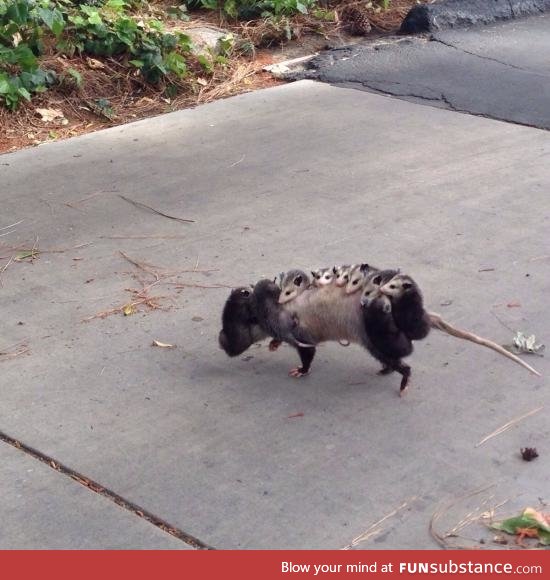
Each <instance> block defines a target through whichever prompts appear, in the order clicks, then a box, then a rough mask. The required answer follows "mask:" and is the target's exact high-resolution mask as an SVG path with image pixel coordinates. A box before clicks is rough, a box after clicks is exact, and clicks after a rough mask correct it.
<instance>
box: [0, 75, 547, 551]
mask: <svg viewBox="0 0 550 580" xmlns="http://www.w3.org/2000/svg"><path fill="white" fill-rule="evenodd" d="M549 158H550V135H549V134H548V133H547V132H545V131H539V130H535V129H530V128H526V127H518V126H514V125H510V124H505V123H499V122H494V121H490V120H487V119H481V118H478V117H472V116H468V115H461V114H456V113H452V112H449V111H445V110H440V109H434V108H429V107H422V106H418V105H415V104H412V103H409V102H405V101H401V100H397V99H389V98H386V97H381V96H377V95H373V94H369V93H364V92H360V91H353V90H344V89H338V88H334V87H330V86H327V85H322V84H316V83H312V82H301V83H296V84H293V85H287V86H282V87H277V88H275V89H270V90H267V91H261V92H256V93H253V94H248V95H242V96H239V97H235V98H232V99H227V100H224V101H219V102H216V103H213V104H210V105H207V106H204V107H200V108H197V109H195V110H189V111H182V112H179V113H175V114H172V115H166V116H163V117H159V118H156V119H150V120H147V121H142V122H139V123H135V124H133V125H128V126H125V127H119V128H116V129H112V130H108V131H104V132H101V133H96V134H93V135H88V136H86V137H82V138H78V139H74V140H71V141H67V142H63V143H57V144H52V145H48V146H44V147H39V148H38V149H33V150H27V151H22V152H20V153H17V154H11V155H5V156H3V157H1V158H0V161H1V163H2V165H0V172H1V176H0V177H1V179H0V183H2V208H3V212H2V224H0V227H1V226H4V225H8V224H10V223H15V222H17V221H19V220H24V221H23V223H22V224H20V225H18V226H16V227H15V229H16V230H17V231H16V232H14V233H12V234H10V235H9V236H4V237H3V239H2V243H4V244H6V243H8V241H9V243H10V244H12V245H16V244H19V243H22V242H26V243H27V244H29V243H30V244H31V245H32V243H33V240H34V237H35V236H38V237H39V247H40V249H42V250H47V249H50V250H53V249H68V250H67V251H65V252H64V253H43V254H41V255H40V256H39V258H38V259H36V260H35V261H34V263H32V264H29V263H13V264H11V265H10V266H9V267H8V268H7V269H6V271H5V272H4V273H3V275H2V280H3V288H2V289H1V294H0V300H1V305H2V316H3V329H4V333H3V337H2V344H1V345H0V350H2V348H1V347H4V346H5V345H6V344H11V343H15V342H16V341H18V340H22V339H24V338H28V345H29V348H30V354H29V355H27V356H23V355H22V356H19V357H15V358H12V359H8V360H4V361H3V362H2V363H1V364H2V375H1V383H0V396H1V398H2V407H1V408H0V428H2V429H3V430H5V431H6V432H9V433H10V434H11V435H13V436H16V437H18V438H20V439H21V440H23V441H25V442H26V443H28V444H31V445H34V446H36V447H39V448H40V450H41V451H43V452H44V453H47V454H49V455H52V456H54V457H57V458H58V459H60V460H62V461H63V462H65V463H66V464H67V465H69V466H71V467H73V468H75V469H78V470H79V471H81V472H83V473H85V474H87V475H88V476H89V477H92V478H94V479H95V480H97V481H99V482H101V483H102V484H103V485H105V486H107V487H109V488H111V489H113V490H114V491H116V492H118V493H120V494H122V495H124V496H125V497H127V498H128V499H130V500H132V501H134V502H136V503H139V504H140V505H143V506H144V507H145V508H147V509H149V510H150V511H152V512H154V513H156V514H157V515H158V516H160V517H163V518H164V519H166V520H169V521H170V522H174V524H175V525H177V526H179V527H180V528H182V529H183V530H185V531H186V532H188V533H189V534H192V535H194V536H195V537H198V538H199V539H200V540H202V541H203V542H205V543H207V544H210V545H213V546H214V547H219V548H339V547H342V546H345V545H347V544H348V543H349V542H350V541H351V540H352V539H353V538H354V537H356V536H357V535H358V534H360V533H361V532H363V531H364V530H365V529H366V528H367V527H368V526H369V525H370V524H372V523H373V522H375V521H376V520H378V519H379V518H381V517H383V516H385V515H386V514H387V513H389V512H390V511H392V510H393V509H394V508H397V507H398V506H400V505H402V504H403V502H408V503H407V507H406V508H404V509H403V510H402V511H400V512H399V514H398V515H397V516H395V517H394V518H391V519H389V520H388V521H387V522H386V523H385V524H384V525H383V530H382V532H381V533H380V535H379V536H377V541H375V540H374V539H372V538H371V540H369V541H368V542H365V543H363V544H361V545H359V546H358V547H360V548H361V547H364V548H371V547H377V548H432V547H435V546H436V544H435V542H434V541H433V539H432V538H431V537H430V534H429V531H428V525H429V520H430V517H431V515H432V514H433V513H434V511H435V510H436V509H437V508H438V506H439V505H440V503H441V502H442V501H443V502H444V501H448V500H451V499H453V498H455V497H458V496H460V495H461V494H463V493H465V492H468V491H469V490H472V489H475V488H477V487H479V486H484V485H487V484H492V483H495V482H496V483H498V484H499V486H500V487H499V493H500V490H502V493H503V494H508V493H509V492H510V491H513V493H514V495H516V494H521V497H520V499H519V500H518V506H519V502H523V501H525V502H526V503H527V504H529V503H536V498H537V497H539V496H544V494H545V493H546V492H547V490H548V489H549V485H548V484H549V475H550V474H549V472H548V469H547V468H546V463H545V462H544V458H543V455H542V453H544V449H543V446H544V443H543V442H544V441H545V440H548V437H549V434H550V433H549V426H548V421H547V420H546V418H545V417H546V413H545V412H540V413H538V414H535V415H533V416H532V417H529V418H528V419H525V420H524V421H521V422H520V423H519V424H518V425H517V426H515V427H514V428H512V429H510V430H508V431H506V432H505V433H503V434H502V435H499V436H498V437H495V438H493V439H492V440H490V441H489V442H487V443H486V444H484V445H482V446H481V447H475V445H476V443H477V442H478V441H480V440H481V439H482V437H484V436H485V435H487V434H488V433H490V432H491V431H493V430H494V429H496V428H498V427H499V426H501V425H503V424H504V423H506V422H508V421H509V420H511V419H513V418H515V417H517V416H519V415H521V414H523V413H525V412H527V411H530V410H531V409H533V408H535V407H538V406H540V405H548V403H549V402H550V400H549V397H550V395H549V394H548V379H547V378H543V379H537V378H535V377H532V376H531V375H529V374H527V373H526V371H525V370H523V369H522V368H520V367H519V366H515V365H514V364H513V363H511V362H509V361H506V360H505V359H503V358H501V357H499V356H498V355H495V354H493V353H491V352H490V351H488V350H485V349H482V348H481V347H475V346H473V345H471V344H466V343H464V342H462V341H458V340H456V339H451V338H448V337H444V336H442V335H440V334H436V333H435V332H434V333H433V335H431V336H430V337H429V338H428V339H427V340H425V341H423V342H422V343H419V344H418V346H417V348H416V351H415V354H414V355H413V357H412V359H411V363H412V365H413V373H414V374H413V386H412V388H411V391H410V393H409V395H408V398H405V399H403V400H401V399H399V398H398V396H397V392H398V379H397V378H396V377H393V376H390V377H380V376H377V375H376V371H377V370H378V365H377V364H376V363H375V361H374V360H372V359H371V358H370V357H369V356H368V355H367V354H366V353H365V352H364V351H361V350H360V349H359V348H356V347H350V348H342V347H340V346H338V345H327V346H324V347H322V348H320V349H319V354H318V358H317V360H316V361H315V363H314V366H313V373H312V375H311V376H310V377H308V378H306V379H303V380H300V381H296V380H294V379H290V378H288V377H287V370H288V369H289V368H290V367H292V366H294V365H295V364H296V362H297V357H296V355H295V354H294V353H293V352H292V351H291V350H290V349H289V348H282V349H280V351H279V352H277V353H275V354H273V353H269V352H268V350H267V347H266V346H265V345H264V346H262V347H261V348H253V349H251V350H250V351H248V352H246V353H245V354H244V355H243V356H242V357H240V358H239V359H237V360H229V359H228V358H226V357H225V355H224V354H223V352H221V351H220V350H219V349H218V347H217V333H218V330H219V318H220V313H221V308H222V304H223V302H224V300H225V298H226V295H227V293H228V289H227V288H201V287H187V288H184V289H183V290H182V291H181V293H180V294H178V293H177V290H176V289H175V288H174V287H173V286H169V285H166V284H160V283H159V284H157V285H156V286H155V287H152V288H151V293H152V294H158V295H162V296H167V297H168V298H166V299H164V301H163V302H162V303H163V304H165V305H166V306H170V309H169V310H167V311H159V310H156V311H153V312H143V313H140V314H136V315H133V316H128V317H124V316H122V315H120V314H119V315H116V316H110V317H107V318H105V319H96V320H93V321H91V322H89V323H82V322H81V320H82V319H83V318H85V317H86V316H89V315H91V314H94V313H97V312H99V311H101V310H106V309H108V308H113V307H116V306H120V305H122V304H124V302H125V301H128V299H129V296H130V295H129V293H128V292H126V291H125V288H131V287H133V288H135V287H139V283H138V282H137V281H136V280H135V279H133V278H132V277H131V274H130V273H131V272H134V273H135V272H136V271H137V270H136V268H134V267H133V266H132V265H130V264H129V263H128V262H127V261H125V260H124V259H123V258H122V257H121V255H120V254H119V250H123V251H125V252H127V254H128V255H129V256H130V257H132V258H134V259H138V260H140V261H147V262H149V263H152V264H155V265H157V266H164V267H166V268H169V269H172V270H184V269H187V270H193V269H194V267H195V266H196V265H197V259H198V266H197V267H196V269H197V270H209V269H217V271H214V272H205V273H198V272H195V273H184V274H182V276H181V278H180V281H186V282H187V283H195V284H198V285H201V286H213V285H215V284H227V285H233V284H242V283H247V282H254V281H256V280H257V279H258V278H260V277H261V276H262V275H275V274H277V273H278V272H280V271H281V270H283V269H285V268H290V267H293V266H300V267H313V266H322V265H325V264H329V265H330V264H333V263H340V262H347V261H350V260H352V261H357V260H367V261H370V262H372V263H377V264H381V265H384V266H388V267H390V266H401V267H402V268H404V269H406V270H407V271H409V272H411V273H412V274H414V275H415V277H416V278H417V279H418V282H419V283H420V284H421V286H422V287H423V288H424V289H425V294H426V301H427V305H428V306H429V307H430V308H431V309H434V310H439V311H441V312H442V313H443V315H444V316H445V317H446V318H447V319H449V320H450V321H453V322H455V323H457V324H459V325H461V326H463V327H467V328H470V329H472V330H473V331H474V332H477V333H479V334H482V335H485V336H489V337H492V338H494V339H496V340H497V341H499V342H508V341H510V340H511V335H512V333H511V331H509V330H507V329H506V328H504V327H503V326H502V325H501V324H500V323H499V322H498V321H497V320H496V318H495V317H494V316H493V313H496V314H497V315H498V316H499V317H500V318H501V319H502V320H503V321H504V322H505V323H506V324H507V325H509V326H510V327H511V328H518V329H521V330H524V331H527V332H530V333H535V334H537V336H538V337H540V339H541V340H542V341H543V342H544V341H546V342H548V328H549V327H550V314H549V312H548V309H547V307H546V303H545V300H544V297H545V296H546V295H547V294H548V290H549V282H548V280H549V274H550V272H549V269H550V260H549V259H548V257H547V256H546V254H547V251H546V248H545V245H544V240H545V239H546V236H547V232H548V219H549V217H548V216H549V215H550V200H549V198H548V195H547V192H548V189H549V187H550V173H549V171H548V160H549ZM109 192H118V193H122V194H125V195H127V196H129V197H130V198H133V199H135V200H139V201H141V202H143V203H146V204H148V205H150V206H152V207H155V208H157V209H159V210H161V211H163V212H165V213H168V214H171V215H174V216H179V217H185V218H192V219H195V220H196V222H195V223H193V224H184V223H180V222H176V221H174V220H169V219H166V218H163V217H161V216H158V215H155V214H152V213H148V212H146V211H145V210H143V209H139V208H136V207H134V206H133V205H131V204H129V203H128V202H126V201H124V200H122V199H121V198H120V197H118V196H117V194H116V193H109ZM80 200H84V201H80ZM67 203H69V204H71V205H72V207H71V206H69V205H67ZM144 235H146V236H159V235H162V236H183V237H182V238H178V239H173V238H172V239H160V238H148V239H142V238H139V239H135V238H132V239H120V238H116V239H107V238H106V237H105V236H144ZM87 243H92V245H88V246H86V247H82V248H77V249H70V248H73V247H74V246H79V245H81V244H87ZM2 255H4V254H2ZM75 258H82V259H76V260H75ZM4 263H5V262H4ZM129 272H130V273H129ZM142 278H143V282H144V283H148V282H150V281H151V277H147V275H146V274H145V273H142ZM514 302H517V303H519V304H520V306H519V307H514V308H512V307H507V306H506V305H507V304H512V303H514ZM449 303H450V304H449ZM441 304H447V306H441ZM19 322H24V324H23V325H20V324H19ZM154 339H157V340H161V341H163V342H167V343H173V344H176V345H177V347H176V348H174V349H161V348H153V347H151V346H150V344H151V341H152V340H154ZM530 362H532V363H533V364H534V365H535V366H537V367H538V369H539V370H540V371H541V372H543V374H544V375H545V377H547V376H548V373H549V372H550V368H549V364H548V360H547V359H546V358H536V359H535V360H533V359H530ZM296 413H303V416H298V417H293V418H289V417H290V416H291V415H295V414H296ZM526 445H529V446H535V447H539V448H540V449H539V451H541V458H540V459H539V460H536V461H535V462H533V463H525V462H523V461H521V459H519V456H518V454H519V448H520V447H524V446H526ZM499 497H500V496H499ZM411 498H416V499H411ZM514 507H515V506H514Z"/></svg>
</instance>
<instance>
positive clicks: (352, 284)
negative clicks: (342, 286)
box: [346, 264, 369, 294]
mask: <svg viewBox="0 0 550 580" xmlns="http://www.w3.org/2000/svg"><path fill="white" fill-rule="evenodd" d="M368 273H369V265H368V264H355V265H353V266H352V267H351V268H350V271H349V279H348V282H347V284H346V294H353V293H355V292H357V291H358V290H361V289H362V288H363V286H364V285H365V282H366V281H367V276H368Z"/></svg>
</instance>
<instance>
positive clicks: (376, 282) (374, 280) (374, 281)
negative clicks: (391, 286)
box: [372, 276, 382, 286]
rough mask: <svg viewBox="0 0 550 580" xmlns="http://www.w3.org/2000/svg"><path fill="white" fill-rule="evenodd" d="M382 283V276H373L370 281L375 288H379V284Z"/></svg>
mask: <svg viewBox="0 0 550 580" xmlns="http://www.w3.org/2000/svg"><path fill="white" fill-rule="evenodd" d="M381 282H382V276H375V277H374V278H373V279H372V283H373V284H376V285H377V286H380V283H381Z"/></svg>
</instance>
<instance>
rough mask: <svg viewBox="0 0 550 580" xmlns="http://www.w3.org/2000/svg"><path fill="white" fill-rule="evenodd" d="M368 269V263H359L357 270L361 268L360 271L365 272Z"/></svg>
mask: <svg viewBox="0 0 550 580" xmlns="http://www.w3.org/2000/svg"><path fill="white" fill-rule="evenodd" d="M368 269H369V265H368V264H367V263H364V264H361V266H359V270H361V272H366V271H367V270H368Z"/></svg>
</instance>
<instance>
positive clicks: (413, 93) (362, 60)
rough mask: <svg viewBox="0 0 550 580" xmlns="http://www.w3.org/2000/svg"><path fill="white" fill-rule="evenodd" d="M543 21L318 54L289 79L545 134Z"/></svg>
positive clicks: (547, 96) (549, 110) (546, 31)
mask: <svg viewBox="0 0 550 580" xmlns="http://www.w3.org/2000/svg"><path fill="white" fill-rule="evenodd" d="M549 54H550V15H549V14H545V15H542V16H536V17H531V18H527V19H521V20H512V21H509V22H506V23H502V24H496V25H491V26H487V27H480V28H472V29H464V30H448V31H442V32H438V33H436V34H433V35H424V36H408V37H395V38H390V39H384V40H381V41H376V42H374V43H363V44H359V45H356V46H353V47H349V48H342V49H335V50H332V51H328V52H324V53H322V54H321V55H319V56H318V57H316V58H314V59H313V60H312V61H310V62H309V65H308V70H306V71H305V72H304V71H298V72H295V73H292V74H291V75H290V76H291V77H293V78H312V79H316V80H321V81H323V82H327V83H331V84H336V85H341V86H346V87H353V88H357V89H362V90H368V91H376V92H380V93H383V94H387V95H393V96H395V97H399V98H403V99H407V100H413V101H415V102H418V103H423V104H426V105H432V106H437V107H443V108H448V109H451V110H455V111H461V112H467V113H471V114H474V115H481V116H485V117H490V118H493V119H500V120H504V121H509V122H512V123H519V124H522V125H528V126H532V127H539V128H543V129H550V59H549V58H548V55H549Z"/></svg>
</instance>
